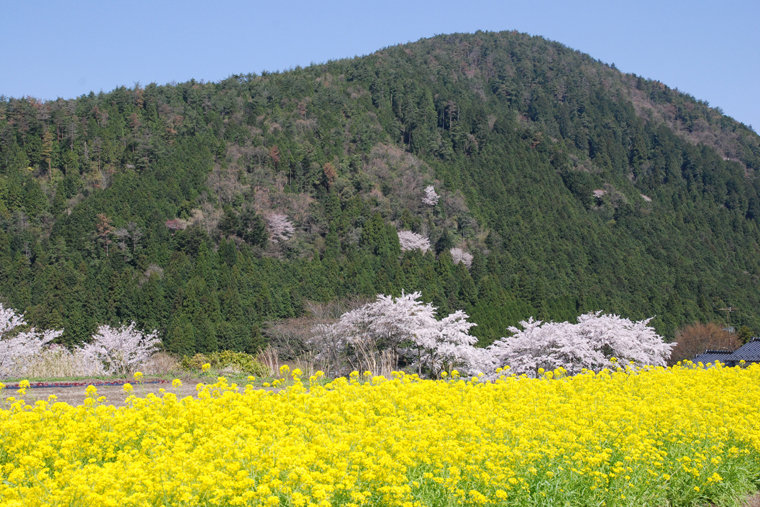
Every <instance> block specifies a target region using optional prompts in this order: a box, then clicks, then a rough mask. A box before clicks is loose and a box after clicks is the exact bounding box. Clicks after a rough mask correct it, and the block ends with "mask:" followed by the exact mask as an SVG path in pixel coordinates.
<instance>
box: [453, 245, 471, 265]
mask: <svg viewBox="0 0 760 507" xmlns="http://www.w3.org/2000/svg"><path fill="white" fill-rule="evenodd" d="M449 252H451V258H452V260H453V261H454V264H459V263H460V262H461V263H463V264H464V265H465V266H467V269H470V266H472V254H471V253H470V252H465V251H464V250H462V249H461V248H452V249H451V250H449Z"/></svg>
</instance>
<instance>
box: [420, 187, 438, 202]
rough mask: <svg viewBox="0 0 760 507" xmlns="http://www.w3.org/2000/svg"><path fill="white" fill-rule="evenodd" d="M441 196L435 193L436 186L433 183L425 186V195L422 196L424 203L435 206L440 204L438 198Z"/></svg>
mask: <svg viewBox="0 0 760 507" xmlns="http://www.w3.org/2000/svg"><path fill="white" fill-rule="evenodd" d="M440 198H441V196H440V195H438V194H436V193H435V187H434V186H433V185H428V186H427V187H425V197H423V198H422V204H427V205H428V206H435V205H436V204H438V199H440Z"/></svg>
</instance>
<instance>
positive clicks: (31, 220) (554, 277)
mask: <svg viewBox="0 0 760 507" xmlns="http://www.w3.org/2000/svg"><path fill="white" fill-rule="evenodd" d="M0 140H1V141H0V220H1V221H2V227H0V295H2V298H3V299H4V300H5V301H6V303H8V304H9V305H11V306H13V307H15V308H17V309H19V310H22V311H25V312H26V314H27V318H28V320H29V321H30V322H33V323H34V324H36V325H38V326H42V327H55V328H61V327H63V328H65V329H66V333H65V334H64V337H63V340H64V342H65V343H76V342H78V341H80V340H82V339H85V338H86V337H87V336H89V333H91V332H92V330H93V329H94V327H95V326H96V324H98V323H117V322H120V321H122V322H125V321H130V320H135V321H137V322H138V323H139V324H140V325H141V326H143V327H145V328H151V329H152V328H157V329H159V330H160V331H161V333H162V336H163V337H164V340H165V344H166V346H167V348H169V349H170V350H174V351H177V352H191V351H196V350H197V351H210V350H215V349H217V348H225V349H239V350H255V349H256V348H258V347H260V346H261V345H262V344H263V343H264V341H265V337H264V335H263V334H262V330H263V328H264V327H265V324H266V323H267V322H269V321H272V320H275V319H282V318H288V317H294V316H299V315H301V314H302V313H303V311H304V310H303V303H304V301H305V300H315V301H329V300H332V299H335V298H344V297H349V296H354V295H364V296H373V295H374V294H377V293H386V294H387V293H395V294H399V293H400V292H401V291H402V290H406V291H407V292H409V291H415V290H421V291H422V292H423V296H424V298H425V299H426V300H428V301H432V302H433V303H434V304H435V305H436V306H438V307H439V308H440V310H441V312H442V313H444V312H446V313H448V312H450V311H453V310H454V309H457V308H462V309H465V310H466V311H467V312H468V313H469V314H470V315H471V316H472V318H473V320H474V321H475V322H477V323H478V327H476V328H474V333H475V334H476V335H478V336H479V337H480V339H481V343H483V344H487V343H490V342H491V341H493V339H495V338H498V337H499V336H502V335H503V334H504V331H505V328H506V326H508V325H512V324H515V323H516V322H517V321H519V320H521V319H524V318H527V317H529V316H531V315H532V316H537V317H539V318H550V319H555V320H559V319H561V320H565V319H572V318H574V317H575V316H576V315H578V314H580V313H583V312H586V311H589V310H604V311H607V312H616V313H620V314H622V315H624V316H626V317H630V318H635V319H639V318H645V317H649V316H652V315H656V316H657V317H656V319H655V320H654V321H653V323H654V324H655V325H656V327H657V328H658V330H659V331H660V332H662V333H664V334H665V335H666V336H669V337H672V336H673V335H674V333H675V330H676V329H677V328H678V327H679V326H681V325H683V324H685V323H690V322H694V321H697V320H700V321H706V320H713V319H721V318H722V317H721V312H720V309H721V308H724V307H726V306H728V305H731V306H734V307H737V308H738V311H737V312H735V313H734V314H733V315H732V317H731V319H732V324H745V325H749V326H750V327H751V328H752V329H753V330H755V331H760V318H759V316H758V315H757V311H756V309H757V308H758V301H759V299H760V290H759V289H758V281H759V280H760V278H759V276H760V256H759V255H758V253H760V246H759V244H760V241H759V240H760V229H759V228H758V220H760V200H759V199H758V193H759V192H760V187H759V186H758V185H760V184H759V183H758V179H757V172H758V170H760V138H759V137H758V136H757V134H755V133H754V132H753V131H752V130H751V129H749V128H747V127H745V126H744V125H742V124H739V123H737V122H735V121H734V120H732V119H731V118H728V117H726V116H724V115H722V114H721V113H720V111H719V110H716V109H711V108H710V107H709V106H708V105H707V104H706V103H704V102H701V101H698V100H696V99H694V98H693V97H691V96H689V95H687V94H684V93H681V92H678V91H677V90H672V89H670V88H668V87H667V86H665V85H663V84H662V83H659V82H653V81H649V80H645V79H642V78H639V77H636V76H634V75H627V74H622V73H620V72H619V71H617V70H616V69H614V68H611V67H609V66H607V65H605V64H603V63H601V62H598V61H596V60H594V59H593V58H591V57H589V56H588V55H584V54H582V53H580V52H577V51H573V50H571V49H569V48H567V47H565V46H562V45H561V44H558V43H555V42H549V41H546V40H544V39H542V38H539V37H529V36H527V35H524V34H519V33H513V32H503V33H480V32H479V33H477V34H472V35H461V34H456V35H442V36H437V37H434V38H431V39H424V40H421V41H418V42H416V43H412V44H406V45H399V46H394V47H389V48H386V49H383V50H380V51H378V52H376V53H374V54H372V55H368V56H365V57H362V58H355V59H350V60H340V61H333V62H328V63H326V64H321V65H313V66H310V67H308V68H297V69H295V70H292V71H288V72H283V73H274V74H264V75H246V76H233V77H230V78H229V79H226V80H224V81H222V82H220V83H200V82H195V81H190V82H187V83H181V84H176V85H167V86H157V85H155V84H150V85H147V86H145V87H142V86H139V85H136V86H135V87H133V88H131V89H128V88H118V89H116V90H114V91H112V92H109V93H101V94H97V95H96V94H92V93H91V94H90V95H88V96H82V97H80V98H78V99H75V100H68V101H67V100H60V99H59V100H57V101H50V102H38V101H35V100H33V99H30V98H27V99H7V98H3V100H0ZM430 185H432V186H434V188H435V190H436V192H437V193H438V194H439V195H440V200H439V201H438V203H437V204H435V205H433V206H431V205H429V204H425V203H423V201H422V198H423V197H424V196H425V188H426V187H428V186H430ZM291 225H292V230H291V229H290V226H291ZM401 230H411V231H414V232H416V233H418V234H420V235H423V236H425V237H427V238H428V239H429V240H430V242H431V244H432V245H433V248H432V249H431V250H430V251H429V252H428V253H427V254H422V253H421V252H420V251H407V252H402V251H401V249H400V246H399V240H398V235H397V232H398V231H401ZM451 247H460V248H462V249H463V250H465V251H468V252H471V253H472V254H473V256H474V258H473V261H472V265H471V266H470V268H469V269H468V268H466V267H465V265H464V264H463V263H459V264H455V263H454V262H453V260H452V256H451V255H450V254H449V249H450V248H451Z"/></svg>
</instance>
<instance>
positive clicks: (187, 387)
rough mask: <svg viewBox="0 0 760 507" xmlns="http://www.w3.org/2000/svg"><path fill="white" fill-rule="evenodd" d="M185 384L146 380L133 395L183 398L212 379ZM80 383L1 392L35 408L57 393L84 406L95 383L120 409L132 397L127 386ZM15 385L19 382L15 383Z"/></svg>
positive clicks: (59, 399) (60, 399) (187, 380)
mask: <svg viewBox="0 0 760 507" xmlns="http://www.w3.org/2000/svg"><path fill="white" fill-rule="evenodd" d="M181 380H182V385H181V386H180V387H178V388H175V387H172V384H171V382H170V381H158V380H157V379H146V380H145V381H144V382H143V383H142V384H140V383H137V382H134V381H130V384H131V385H132V387H133V388H134V391H133V393H132V394H134V395H136V396H139V397H145V396H147V395H148V393H153V394H155V395H156V396H158V397H161V396H162V393H161V392H160V389H164V390H165V391H166V392H171V393H174V394H176V395H177V397H178V398H180V399H182V398H185V397H187V396H195V395H196V385H198V383H201V382H202V383H206V384H208V383H211V382H213V381H212V380H210V379H198V378H183V379H181ZM75 382H76V383H77V384H79V383H82V384H84V385H77V386H74V387H61V386H49V387H48V386H46V387H32V388H30V389H27V390H26V394H24V395H23V396H19V393H18V390H17V389H8V388H6V389H3V390H2V392H0V398H1V399H3V400H5V399H6V398H8V397H10V396H13V397H15V398H23V400H24V401H25V402H26V403H27V404H29V405H33V404H34V403H35V402H36V401H38V400H47V399H48V397H49V396H50V395H52V394H54V395H55V396H56V397H57V399H56V401H57V402H64V403H68V404H69V405H72V406H75V405H81V404H82V402H83V401H84V399H85V398H86V397H87V395H86V394H85V389H87V385H88V384H89V383H93V384H94V385H95V387H96V388H97V390H98V396H105V397H106V400H107V402H106V403H108V404H109V405H114V406H116V407H122V406H124V400H125V399H126V398H127V397H128V396H129V395H128V394H126V393H125V392H124V386H123V385H109V386H106V385H97V383H99V382H103V381H102V380H98V379H89V380H87V379H85V380H77V381H75ZM14 385H15V383H14Z"/></svg>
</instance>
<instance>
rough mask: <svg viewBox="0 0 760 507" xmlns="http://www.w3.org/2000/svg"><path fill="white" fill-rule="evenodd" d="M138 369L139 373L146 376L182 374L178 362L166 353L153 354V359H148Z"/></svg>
mask: <svg viewBox="0 0 760 507" xmlns="http://www.w3.org/2000/svg"><path fill="white" fill-rule="evenodd" d="M140 368H141V370H140V371H142V372H143V373H144V374H146V375H166V374H170V373H180V372H182V367H180V365H179V361H177V359H176V358H175V357H174V356H172V355H171V354H168V353H166V352H159V353H157V354H154V355H153V357H151V358H150V359H148V361H146V362H145V363H144V364H143V365H142V366H141V367H140Z"/></svg>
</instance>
